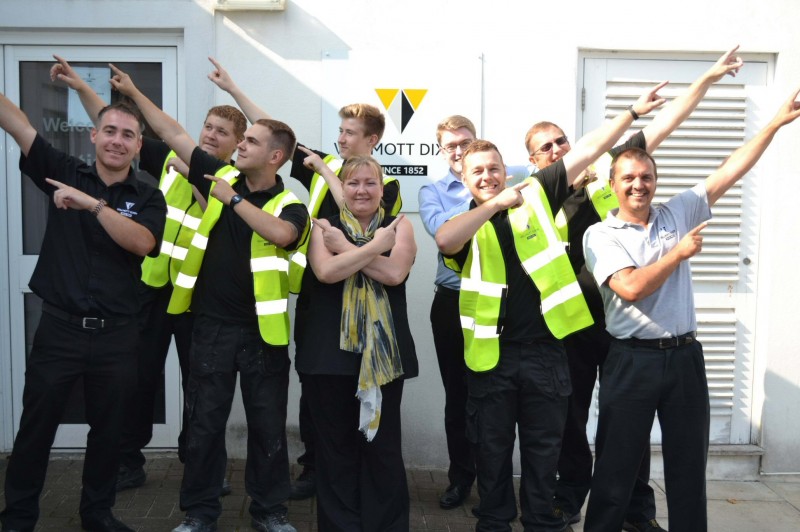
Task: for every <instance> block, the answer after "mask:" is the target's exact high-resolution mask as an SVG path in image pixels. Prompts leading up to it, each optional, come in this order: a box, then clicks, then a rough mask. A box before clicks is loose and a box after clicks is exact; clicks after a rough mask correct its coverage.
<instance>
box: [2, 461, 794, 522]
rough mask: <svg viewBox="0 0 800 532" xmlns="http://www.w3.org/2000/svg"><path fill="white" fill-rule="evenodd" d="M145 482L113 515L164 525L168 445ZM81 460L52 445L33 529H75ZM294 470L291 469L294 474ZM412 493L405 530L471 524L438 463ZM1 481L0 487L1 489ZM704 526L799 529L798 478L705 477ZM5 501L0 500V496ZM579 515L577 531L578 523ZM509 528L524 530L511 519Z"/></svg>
mask: <svg viewBox="0 0 800 532" xmlns="http://www.w3.org/2000/svg"><path fill="white" fill-rule="evenodd" d="M1 458H2V460H0V482H2V481H4V479H5V470H6V459H5V458H6V456H4V455H3V456H1ZM148 458H149V459H148V462H147V466H146V470H147V475H148V478H147V482H146V483H145V484H144V486H142V487H140V488H137V489H133V490H128V491H124V492H121V493H119V494H118V496H117V504H116V506H115V508H114V513H115V515H116V516H117V517H118V518H120V519H122V520H123V521H124V522H125V523H127V524H128V525H129V526H131V527H133V528H134V529H136V530H138V531H139V532H151V531H152V532H165V531H166V532H169V531H170V530H172V528H174V527H175V526H177V525H178V524H179V523H180V522H181V519H182V518H183V513H182V512H181V511H180V508H179V507H178V490H179V488H180V482H181V477H182V474H183V466H182V464H181V463H180V462H179V461H178V459H177V457H176V456H175V454H174V453H157V454H152V455H150V456H149V457H148ZM82 468H83V455H82V454H61V453H53V455H52V459H51V461H50V467H49V470H48V476H47V482H46V485H45V490H44V492H43V493H42V498H41V508H42V516H41V518H40V520H39V524H38V526H37V528H36V530H37V531H39V530H41V531H60V532H70V531H78V530H80V529H81V528H80V518H79V517H78V501H79V497H80V478H81V470H82ZM294 473H296V472H293V474H294ZM228 478H229V479H230V481H231V484H232V487H233V493H232V494H231V495H229V496H228V497H225V498H224V499H223V514H222V517H221V519H220V521H219V530H220V531H221V532H234V531H246V530H250V517H249V515H248V513H247V507H248V498H247V496H246V494H245V493H244V460H237V459H231V460H230V461H229V464H228ZM408 480H409V491H410V496H411V530H413V531H433V530H436V531H458V532H466V531H470V530H474V529H475V522H476V520H475V518H474V517H473V516H472V513H471V512H470V509H471V508H472V506H473V505H475V504H477V502H478V497H477V495H476V494H475V490H474V489H473V493H472V494H471V496H470V498H469V499H468V500H467V502H466V504H465V505H464V506H463V507H461V508H456V509H454V510H442V509H440V508H439V504H438V499H439V495H440V494H441V493H442V491H443V490H444V489H445V488H446V487H447V475H446V472H445V471H443V470H427V469H426V470H422V469H413V470H409V471H408ZM653 486H654V488H655V490H656V504H657V507H658V515H657V517H658V520H659V522H660V523H661V525H662V526H664V527H667V528H668V527H669V518H668V516H667V507H666V499H665V497H664V484H663V481H661V480H655V481H653ZM1 490H2V484H0V493H2V491H1ZM708 499H709V501H708V510H709V530H710V531H712V532H760V531H767V530H769V531H776V532H791V531H798V530H800V478H797V477H786V478H780V477H779V478H772V477H770V478H768V479H767V478H762V480H760V481H755V482H754V481H748V482H745V481H740V482H736V481H709V482H708ZM0 504H4V503H0ZM289 518H290V521H291V522H292V524H293V525H294V526H295V527H297V530H298V532H308V531H315V530H317V527H316V509H315V504H314V500H313V499H310V500H306V501H290V502H289ZM582 524H583V523H582V522H581V523H579V524H577V525H575V526H574V527H573V529H574V530H575V532H580V531H582V530H583V526H582ZM513 528H514V530H515V531H517V530H522V526H521V525H520V523H519V522H518V521H517V522H515V523H514V527H513Z"/></svg>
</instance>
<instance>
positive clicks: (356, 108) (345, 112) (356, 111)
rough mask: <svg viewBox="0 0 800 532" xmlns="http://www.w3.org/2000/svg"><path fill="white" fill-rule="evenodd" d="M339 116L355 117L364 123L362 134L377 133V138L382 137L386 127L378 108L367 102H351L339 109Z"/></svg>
mask: <svg viewBox="0 0 800 532" xmlns="http://www.w3.org/2000/svg"><path fill="white" fill-rule="evenodd" d="M339 118H341V119H342V120H344V119H346V118H356V119H358V120H360V121H361V123H362V124H364V135H366V136H370V135H377V136H378V140H381V137H383V131H384V130H385V129H386V118H385V117H384V116H383V113H381V111H380V109H378V108H377V107H375V106H374V105H370V104H368V103H351V104H350V105H345V106H344V107H342V108H341V109H339Z"/></svg>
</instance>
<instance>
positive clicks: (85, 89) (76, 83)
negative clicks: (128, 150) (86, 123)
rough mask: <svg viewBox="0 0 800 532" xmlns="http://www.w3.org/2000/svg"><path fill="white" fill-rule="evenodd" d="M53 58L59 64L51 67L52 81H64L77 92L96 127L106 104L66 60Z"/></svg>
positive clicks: (55, 56) (57, 57)
mask: <svg viewBox="0 0 800 532" xmlns="http://www.w3.org/2000/svg"><path fill="white" fill-rule="evenodd" d="M53 57H54V58H55V60H56V61H58V62H57V63H56V64H54V65H53V66H52V67H50V81H56V80H59V81H63V82H64V83H66V84H67V87H69V88H70V89H72V90H74V91H75V92H77V93H78V97H79V98H80V100H81V105H83V108H84V109H86V113H87V114H88V115H89V118H90V119H91V120H92V123H94V125H95V126H96V125H97V117H98V115H99V114H100V111H102V110H103V107H105V106H106V102H104V101H103V99H102V98H101V97H100V96H98V94H97V93H96V92H94V91H93V90H92V88H91V87H90V86H89V84H88V83H86V81H84V80H83V78H82V77H80V76H79V75H78V74H77V73H76V72H75V70H74V69H73V68H72V67H71V66H70V64H69V63H67V61H66V59H64V58H62V57H59V56H57V55H53Z"/></svg>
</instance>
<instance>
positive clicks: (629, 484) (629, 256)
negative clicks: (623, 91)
mask: <svg viewBox="0 0 800 532" xmlns="http://www.w3.org/2000/svg"><path fill="white" fill-rule="evenodd" d="M798 93H800V90H797V91H795V92H794V93H793V94H792V95H791V97H790V98H789V100H788V101H787V102H786V103H784V104H783V105H782V106H781V107H780V109H779V110H778V113H777V114H776V115H775V117H774V118H773V119H772V121H771V122H770V123H769V124H768V125H767V126H766V127H765V128H764V129H762V130H761V131H760V132H759V133H758V134H757V135H756V136H755V137H754V138H753V139H751V140H750V141H749V142H748V143H747V144H745V145H744V146H742V147H741V148H739V149H738V150H736V151H735V152H734V153H733V154H732V155H731V156H730V157H729V158H728V159H727V160H726V161H725V162H724V163H723V164H722V166H720V167H719V169H717V170H716V171H715V172H714V173H713V174H711V175H710V176H709V177H708V178H706V179H705V181H704V182H702V183H700V184H698V185H696V186H695V187H694V188H692V189H690V190H687V191H685V192H683V193H681V194H678V195H677V196H675V197H673V198H672V199H670V200H669V201H668V202H666V203H665V204H663V205H658V206H652V205H651V203H652V200H653V197H654V195H655V190H656V179H657V170H656V165H655V162H654V161H653V159H652V157H650V155H648V154H647V152H645V151H643V150H641V149H638V148H632V149H630V150H625V151H623V152H622V153H620V154H618V155H617V157H616V159H615V160H614V162H613V163H612V166H611V174H610V183H611V187H612V190H613V191H614V193H615V194H616V196H617V199H618V200H619V209H617V210H612V211H611V212H610V213H609V215H608V217H607V218H606V219H605V220H604V221H603V222H600V223H597V224H595V225H593V226H591V227H590V228H589V230H588V231H587V232H586V234H585V236H584V240H583V245H584V253H585V256H586V264H587V267H588V268H589V271H590V272H591V273H592V275H593V276H594V278H595V280H596V281H597V284H598V285H599V286H600V293H601V295H602V297H603V304H604V308H605V313H606V329H607V330H608V332H609V333H610V334H611V335H612V336H613V337H614V340H613V341H612V344H611V349H610V350H609V353H608V357H607V359H606V361H605V364H604V366H603V383H602V386H601V388H600V417H599V420H598V429H597V438H596V444H597V448H598V456H599V458H598V461H597V463H596V464H595V472H594V478H593V480H592V490H591V493H590V495H589V506H588V510H587V513H586V524H585V526H584V530H585V531H586V532H597V531H614V532H617V531H619V530H620V528H621V527H622V524H623V520H624V518H625V511H626V508H627V506H628V501H629V499H630V496H631V491H632V489H633V485H634V482H635V479H636V472H637V468H638V466H639V459H638V457H641V456H642V453H643V452H644V450H645V448H646V447H647V445H649V436H650V428H651V426H652V424H653V417H654V415H655V413H656V412H658V420H659V424H660V425H661V433H662V448H663V452H664V476H665V481H666V485H667V507H668V511H669V518H670V525H671V528H673V529H674V530H681V531H695V530H696V531H705V530H706V529H707V513H706V491H705V469H706V456H707V454H708V432H709V399H708V383H707V381H706V375H705V365H704V360H703V349H702V346H701V345H700V344H699V343H698V342H697V340H696V339H695V330H696V328H697V324H696V318H695V312H694V297H693V294H692V281H691V270H690V267H689V263H688V259H690V258H691V257H693V256H694V255H696V254H697V253H698V252H699V251H700V250H701V248H702V242H703V237H702V235H701V234H700V232H701V231H702V230H703V228H704V227H705V226H706V224H707V220H708V219H709V218H711V210H710V207H711V206H712V205H714V203H716V201H717V200H718V199H719V198H720V197H721V196H722V195H723V194H724V193H725V192H726V191H727V190H728V189H729V188H730V187H731V186H732V185H733V184H734V183H736V182H737V181H738V180H739V179H740V178H741V177H742V176H743V175H744V174H745V173H747V172H748V171H749V170H750V169H751V168H752V167H753V165H755V163H756V162H757V161H758V159H759V158H760V157H761V155H762V154H763V153H764V151H765V150H766V149H767V147H768V146H769V144H770V142H772V139H773V137H774V136H775V134H776V133H777V132H778V130H779V129H780V128H782V127H783V126H785V125H786V124H789V123H791V122H792V121H794V120H795V119H796V118H797V117H798V116H800V103H799V102H796V101H795V98H797V95H798Z"/></svg>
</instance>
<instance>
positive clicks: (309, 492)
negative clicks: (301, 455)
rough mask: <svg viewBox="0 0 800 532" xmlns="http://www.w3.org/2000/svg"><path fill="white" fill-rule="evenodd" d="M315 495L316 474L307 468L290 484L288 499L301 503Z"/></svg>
mask: <svg viewBox="0 0 800 532" xmlns="http://www.w3.org/2000/svg"><path fill="white" fill-rule="evenodd" d="M316 493H317V473H316V471H314V470H313V469H310V468H308V467H304V468H303V472H302V473H300V475H299V476H298V477H297V480H295V481H294V482H292V487H291V489H290V490H289V498H290V499H291V500H293V501H302V500H303V499H308V498H310V497H313V496H314V495H315V494H316Z"/></svg>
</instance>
